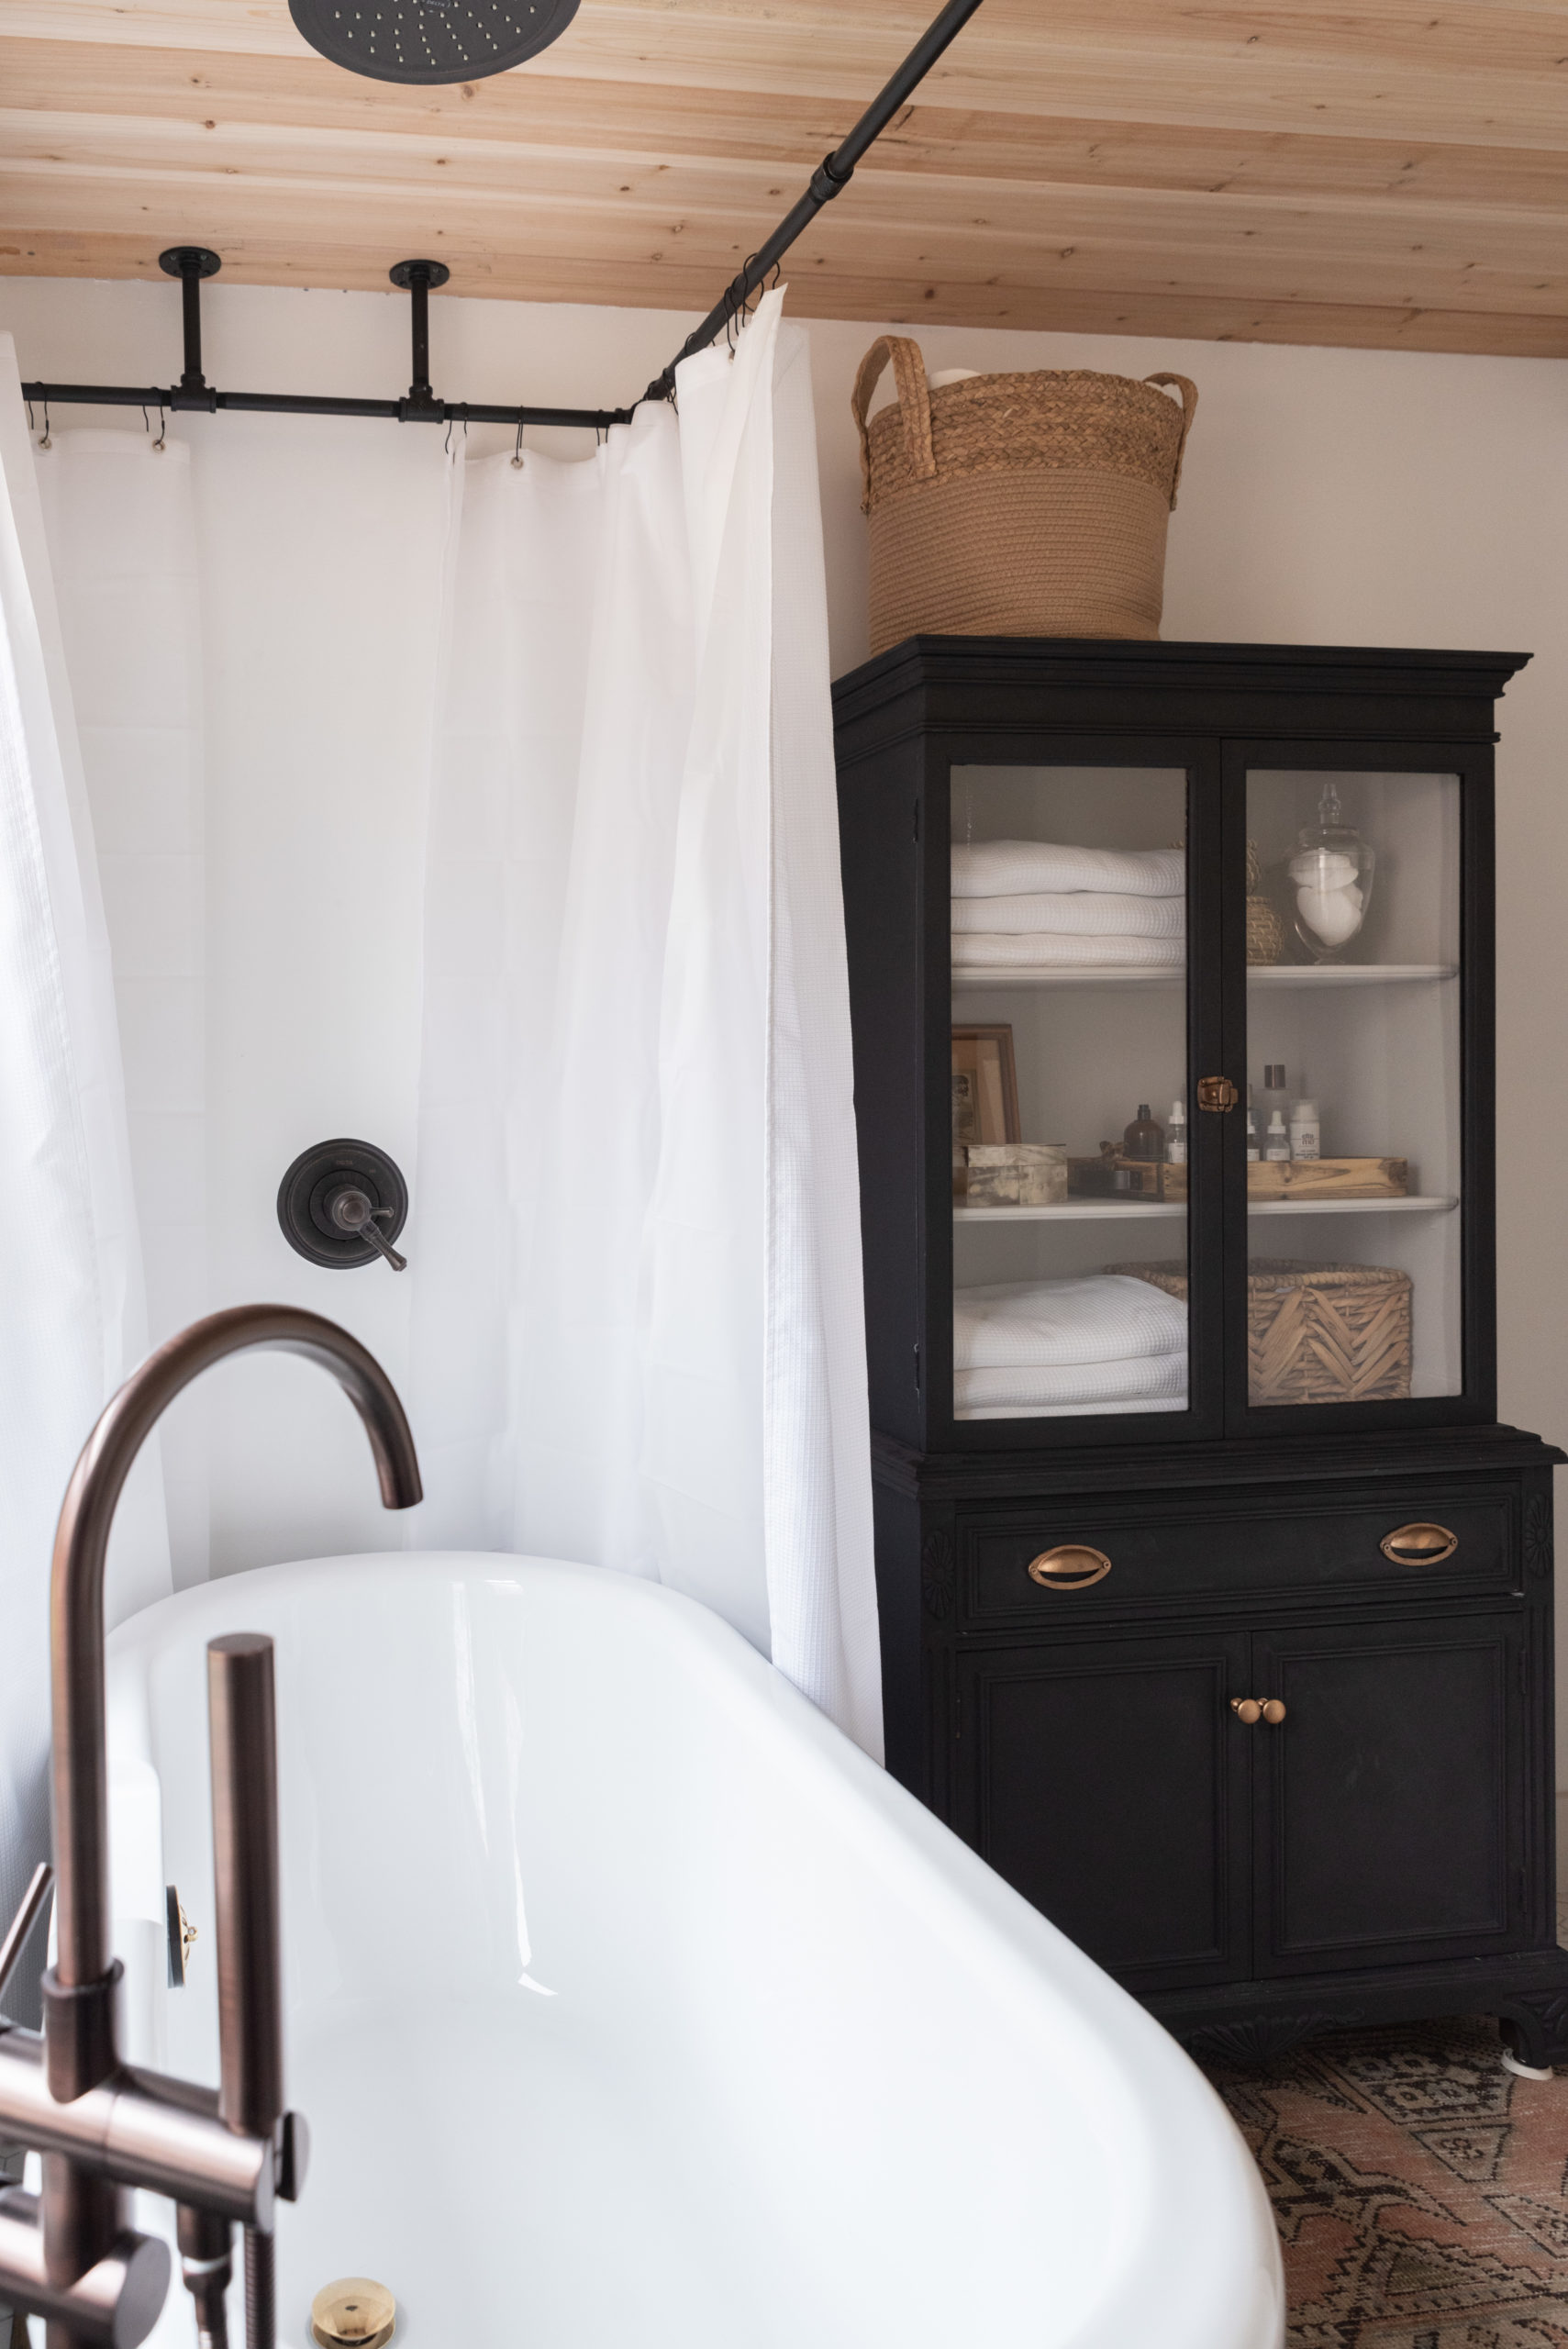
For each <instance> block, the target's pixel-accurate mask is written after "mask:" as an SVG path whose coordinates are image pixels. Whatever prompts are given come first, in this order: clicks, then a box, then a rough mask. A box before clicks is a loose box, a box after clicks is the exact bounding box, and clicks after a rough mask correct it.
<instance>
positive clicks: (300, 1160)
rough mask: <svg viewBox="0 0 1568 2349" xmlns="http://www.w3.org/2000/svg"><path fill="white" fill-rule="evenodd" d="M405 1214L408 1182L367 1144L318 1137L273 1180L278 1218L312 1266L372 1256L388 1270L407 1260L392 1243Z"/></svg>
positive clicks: (341, 1267) (344, 1267)
mask: <svg viewBox="0 0 1568 2349" xmlns="http://www.w3.org/2000/svg"><path fill="white" fill-rule="evenodd" d="M407 1217H408V1186H407V1184H406V1183H405V1181H404V1179H403V1176H402V1175H401V1174H400V1173H399V1171H398V1169H397V1167H396V1166H395V1164H394V1163H393V1162H392V1160H391V1159H390V1158H388V1156H387V1154H386V1152H385V1151H384V1150H377V1148H376V1147H375V1144H374V1143H373V1142H368V1141H318V1142H314V1143H313V1144H312V1145H311V1147H310V1149H308V1150H302V1151H301V1152H300V1154H299V1156H298V1157H297V1158H296V1159H295V1162H294V1164H293V1165H292V1166H291V1167H290V1168H289V1170H288V1173H287V1174H286V1175H284V1179H283V1181H282V1182H281V1183H280V1184H279V1185H278V1222H279V1224H280V1226H281V1227H282V1230H283V1235H284V1239H285V1240H286V1241H288V1244H289V1246H290V1247H291V1248H294V1249H296V1250H297V1251H298V1252H299V1254H300V1255H302V1256H304V1257H306V1258H308V1260H309V1262H310V1263H311V1264H325V1265H327V1266H328V1267H329V1268H330V1269H331V1270H332V1271H334V1272H340V1273H341V1272H350V1271H351V1270H352V1269H353V1267H354V1266H355V1265H356V1264H374V1262H375V1260H376V1258H377V1257H378V1256H380V1257H383V1258H384V1260H385V1262H386V1263H387V1264H390V1265H391V1266H392V1269H393V1271H394V1272H395V1273H401V1272H406V1270H407V1265H408V1259H407V1258H406V1256H400V1255H399V1254H398V1252H397V1251H396V1249H395V1247H394V1246H393V1245H392V1242H393V1241H395V1239H396V1237H397V1235H398V1233H399V1232H400V1231H401V1230H402V1229H403V1226H404V1224H405V1223H406V1220H407Z"/></svg>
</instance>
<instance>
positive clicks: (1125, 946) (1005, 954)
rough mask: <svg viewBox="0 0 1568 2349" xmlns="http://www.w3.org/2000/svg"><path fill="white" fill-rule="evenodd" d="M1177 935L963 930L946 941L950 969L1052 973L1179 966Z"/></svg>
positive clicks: (1181, 943)
mask: <svg viewBox="0 0 1568 2349" xmlns="http://www.w3.org/2000/svg"><path fill="white" fill-rule="evenodd" d="M1186 951H1187V950H1186V941H1185V940H1184V939H1181V938H1079V937H1075V936H1069V937H1063V936H1062V933H1061V932H1060V931H1056V930H1035V931H1033V932H1032V933H1031V932H1029V931H1028V930H970V931H966V932H964V933H963V935H962V936H961V937H958V938H955V939H954V940H953V942H952V961H953V968H954V970H955V971H964V970H968V971H1012V970H1018V971H1052V970H1063V969H1067V968H1069V967H1079V966H1082V967H1084V968H1088V969H1094V968H1095V967H1104V966H1106V965H1107V964H1108V965H1110V966H1111V967H1113V968H1120V969H1123V970H1126V969H1129V968H1131V967H1132V966H1133V965H1135V964H1136V965H1137V966H1138V967H1139V968H1140V969H1143V970H1153V969H1161V970H1179V969H1180V968H1181V965H1182V963H1184V961H1185V960H1186Z"/></svg>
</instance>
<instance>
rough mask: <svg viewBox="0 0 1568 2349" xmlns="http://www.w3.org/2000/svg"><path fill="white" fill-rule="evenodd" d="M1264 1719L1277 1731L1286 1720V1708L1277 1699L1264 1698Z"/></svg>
mask: <svg viewBox="0 0 1568 2349" xmlns="http://www.w3.org/2000/svg"><path fill="white" fill-rule="evenodd" d="M1263 1719H1264V1720H1266V1721H1267V1722H1268V1724H1269V1726H1270V1728H1271V1729H1277V1728H1278V1727H1279V1725H1280V1723H1281V1721H1283V1720H1284V1705H1283V1704H1282V1703H1281V1702H1280V1699H1279V1698H1277V1697H1267V1698H1264V1700H1263Z"/></svg>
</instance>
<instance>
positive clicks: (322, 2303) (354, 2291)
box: [310, 2276, 397, 2349]
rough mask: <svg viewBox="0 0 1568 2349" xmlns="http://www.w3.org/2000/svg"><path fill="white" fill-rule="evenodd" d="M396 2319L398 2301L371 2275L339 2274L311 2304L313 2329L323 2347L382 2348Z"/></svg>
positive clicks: (324, 2285) (318, 2293)
mask: <svg viewBox="0 0 1568 2349" xmlns="http://www.w3.org/2000/svg"><path fill="white" fill-rule="evenodd" d="M396 2321H397V2302H396V2301H395V2299H393V2297H392V2294H391V2293H390V2292H389V2291H388V2290H387V2288H386V2286H385V2285H384V2284H378V2283H376V2282H375V2280H374V2278H373V2277H370V2276H339V2278H338V2281H337V2282H336V2283H335V2284H323V2286H322V2287H321V2289H320V2290H319V2291H318V2292H317V2295H316V2298H315V2299H313V2300H312V2301H311V2303H310V2330H311V2332H313V2333H314V2334H315V2336H316V2338H317V2341H318V2342H319V2343H321V2349H382V2343H383V2342H384V2341H390V2340H391V2338H392V2328H393V2326H394V2325H395V2323H396Z"/></svg>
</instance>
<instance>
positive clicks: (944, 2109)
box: [109, 1555, 1284, 2349]
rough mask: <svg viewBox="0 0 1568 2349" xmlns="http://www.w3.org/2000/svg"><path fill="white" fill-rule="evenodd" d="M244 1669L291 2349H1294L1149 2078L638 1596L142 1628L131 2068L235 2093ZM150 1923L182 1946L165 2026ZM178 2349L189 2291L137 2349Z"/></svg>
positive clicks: (503, 1566) (833, 1743)
mask: <svg viewBox="0 0 1568 2349" xmlns="http://www.w3.org/2000/svg"><path fill="white" fill-rule="evenodd" d="M233 1630H248V1631H267V1632H270V1633H271V1634H272V1637H273V1638H274V1639H275V1641H276V1642H277V1688H278V1711H279V1720H278V1745H279V1771H280V1803H281V1811H282V1844H283V1908H284V1977H285V1985H286V1995H287V2021H286V2032H287V2062H288V2074H287V2077H288V2091H289V2099H290V2102H291V2103H292V2104H294V2105H295V2106H296V2107H297V2108H298V2109H299V2110H303V2111H304V2112H305V2113H306V2116H307V2118H308V2120H309V2122H310V2128H311V2136H312V2146H313V2152H312V2160H311V2169H310V2175H309V2176H308V2178H307V2180H306V2188H305V2192H304V2196H303V2198H302V2199H301V2200H300V2202H299V2203H298V2204H297V2206H295V2207H293V2208H291V2207H289V2206H287V2205H284V2206H283V2207H282V2209H281V2210H280V2213H279V2226H278V2278H279V2287H278V2307H279V2332H280V2340H281V2341H282V2342H284V2343H287V2344H289V2349H302V2344H305V2343H307V2342H308V2339H309V2330H308V2310H309V2306H310V2301H311V2298H312V2295H313V2294H314V2292H315V2291H316V2290H317V2288H319V2287H320V2286H321V2285H322V2284H324V2283H327V2282H328V2281H330V2280H331V2279H333V2278H334V2277H341V2276H346V2275H356V2274H357V2275H368V2276H373V2277H377V2278H379V2279H380V2280H381V2281H382V2282H384V2283H385V2284H386V2285H388V2286H389V2287H390V2288H391V2289H392V2290H393V2291H394V2292H395V2294H396V2296H397V2299H398V2302H399V2306H400V2311H401V2313H400V2319H399V2326H398V2332H397V2343H398V2344H399V2349H881V2344H886V2345H887V2349H895V2344H896V2349H1015V2344H1016V2349H1025V2344H1027V2345H1028V2349H1068V2344H1072V2349H1278V2343H1280V2342H1281V2340H1282V2338H1283V2325H1284V2319H1283V2312H1282V2311H1283V2294H1282V2287H1281V2278H1280V2268H1279V2258H1278V2252H1277V2247H1276V2243H1275V2237H1274V2231H1273V2223H1272V2221H1271V2217H1270V2213H1269V2210H1268V2206H1267V2203H1266V2200H1265V2199H1264V2196H1263V2192H1262V2186H1261V2184H1260V2181H1259V2179H1258V2176H1257V2173H1256V2171H1255V2169H1254V2167H1253V2165H1252V2163H1251V2160H1250V2158H1249V2156H1248V2154H1247V2152H1246V2149H1245V2147H1244V2146H1243V2144H1242V2143H1241V2140H1240V2137H1239V2136H1238V2135H1237V2133H1236V2131H1235V2130H1234V2128H1233V2127H1232V2125H1231V2123H1230V2121H1229V2118H1228V2117H1227V2115H1226V2113H1225V2112H1224V2110H1223V2109H1222V2108H1221V2106H1220V2105H1219V2103H1218V2099H1216V2098H1215V2097H1214V2095H1213V2094H1212V2092H1211V2091H1210V2089H1209V2088H1208V2087H1207V2084H1206V2082H1205V2081H1204V2080H1203V2079H1202V2077H1201V2076H1200V2075H1199V2074H1198V2072H1197V2071H1196V2070H1195V2068H1194V2066H1193V2065H1191V2064H1190V2063H1189V2062H1188V2061H1187V2059H1186V2057H1185V2056H1184V2054H1182V2053H1181V2051H1180V2049H1179V2048H1178V2047H1177V2046H1176V2045H1175V2043H1173V2041H1172V2040H1171V2039H1170V2038H1168V2037H1167V2035H1166V2034H1165V2032H1162V2030H1161V2029H1160V2028H1159V2026H1158V2025H1157V2024H1155V2023H1154V2022H1152V2021H1151V2020H1150V2019H1149V2017H1148V2016H1146V2015H1145V2014H1144V2013H1143V2012H1142V2010H1141V2009H1140V2008H1139V2007H1138V2006H1137V2005H1136V2004H1135V2003H1134V2002H1133V2001H1132V2000H1131V1999H1130V1998H1127V1997H1126V1996H1125V1995H1124V1994H1123V1993H1122V1992H1121V1991H1120V1990H1119V1989H1118V1988H1117V1987H1116V1986H1115V1985H1114V1984H1113V1983H1112V1982H1111V1981H1110V1980H1109V1979H1108V1977H1107V1976H1106V1975H1104V1974H1103V1973H1101V1972H1100V1971H1099V1969H1098V1968H1097V1967H1095V1965H1092V1964H1090V1962H1089V1961H1088V1960H1087V1959H1086V1958H1084V1956H1083V1955H1082V1954H1080V1953H1079V1952H1078V1951H1077V1950H1076V1949H1075V1948H1073V1946H1072V1944H1071V1943H1068V1942H1066V1941H1064V1940H1063V1939H1062V1936H1061V1935H1060V1934H1059V1933H1057V1932H1055V1931H1054V1930H1053V1928H1052V1927H1051V1926H1050V1925H1049V1924H1047V1923H1046V1922H1045V1921H1044V1920H1042V1919H1041V1918H1040V1917H1039V1916H1037V1915H1036V1914H1035V1913H1034V1911H1033V1910H1032V1909H1029V1907H1028V1906H1027V1905H1026V1904H1025V1903H1024V1902H1023V1901H1022V1900H1021V1899H1019V1898H1018V1897H1017V1896H1016V1895H1015V1894H1014V1893H1013V1892H1011V1891H1010V1890H1009V1889H1008V1887H1006V1885H1005V1884H1003V1883H1002V1882H1001V1880H1000V1879H999V1878H998V1877H996V1876H994V1875H993V1874H992V1873H991V1872H990V1870H989V1869H987V1868H986V1867H984V1865H982V1864H981V1862H980V1861H978V1860H977V1859H976V1858H975V1857H974V1856H973V1854H972V1853H970V1852H969V1851H968V1850H966V1849H965V1848H964V1846H963V1845H962V1843H960V1842H958V1841H957V1840H956V1839H955V1838H954V1837H953V1836H951V1834H949V1832H948V1831H947V1830H946V1829H945V1828H943V1827H941V1826H940V1825H939V1824H938V1822H937V1821H936V1820H934V1819H932V1818H931V1817H930V1816H929V1814H928V1813H927V1812H926V1811H924V1810H923V1809H921V1808H920V1806H919V1805H918V1804H917V1803H916V1802H915V1801H914V1800H913V1799H912V1798H910V1797H909V1796H907V1795H906V1794H905V1793H904V1791H903V1790H902V1788H900V1787H897V1786H896V1785H895V1784H894V1783H893V1782H892V1781H891V1780H890V1779H889V1778H887V1777H886V1776H884V1774H883V1773H882V1772H881V1771H879V1770H878V1769H876V1768H875V1767H874V1766H873V1765H872V1764H871V1763H870V1762H868V1761H867V1760H866V1759H865V1758H864V1757H863V1755H862V1754H861V1753H858V1752H857V1751H856V1750H855V1749H854V1748H853V1747H852V1746H851V1744H850V1743H849V1742H848V1741H847V1740H845V1739H844V1738H842V1737H841V1736H840V1734H839V1733H838V1731H836V1730H834V1729H833V1728H832V1727H831V1725H830V1724H829V1723H828V1722H827V1721H826V1720H823V1719H822V1717H821V1716H820V1715H819V1714H817V1712H816V1711H815V1710H814V1709H812V1707H811V1706H809V1705H808V1704H806V1701H805V1700H804V1699H803V1698H800V1697H799V1696H797V1695H796V1694H795V1691H794V1690H793V1689H792V1688H790V1687H788V1686H787V1685H786V1684H785V1683H784V1680H783V1679H782V1678H781V1677H780V1676H779V1675H777V1674H776V1673H774V1672H773V1669H772V1668H771V1667H770V1666H769V1665H768V1664H765V1663H763V1662H762V1660H761V1659H760V1658H759V1657H758V1656H756V1655H755V1654H754V1653H752V1651H751V1649H750V1648H749V1647H748V1646H747V1645H746V1644H745V1642H743V1641H742V1640H740V1638H739V1637H738V1636H737V1635H736V1634H735V1633H733V1632H732V1631H729V1630H728V1628H727V1627H726V1626H725V1625H724V1624H723V1623H721V1622H719V1621H718V1620H717V1619H716V1618H715V1617H713V1616H711V1615H709V1614H707V1613H706V1612H705V1611H704V1610H703V1609H701V1608H699V1607H696V1606H695V1605H693V1604H691V1603H690V1602H689V1601H687V1600H685V1599H683V1598H678V1597H676V1596H675V1595H673V1593H670V1592H667V1591H664V1590H662V1589H660V1588H658V1587H656V1586H652V1585H650V1584H648V1583H645V1582H640V1581H637V1580H634V1579H631V1578H629V1577H626V1576H622V1575H612V1574H605V1573H597V1572H595V1571H593V1570H592V1569H589V1568H584V1567H580V1566H566V1565H558V1564H549V1563H541V1562H539V1561H536V1560H530V1559H523V1558H512V1557H505V1556H499V1555H483V1556H478V1555H461V1556H460V1555H446V1556H440V1555H434V1556H431V1555H427V1556H415V1557H403V1556H398V1557H359V1558H339V1559H328V1560H317V1561H313V1562H310V1563H307V1564H301V1565H292V1566H279V1567H273V1568H270V1569H268V1570H266V1571H264V1572H261V1573H258V1574H249V1575H235V1576H233V1577H230V1578H228V1579H226V1580H222V1581H218V1582H216V1583H212V1584H208V1585H207V1586H205V1587H203V1588H200V1589H197V1590H193V1591H188V1592H186V1593H184V1594H183V1596H181V1597H179V1598H172V1599H170V1600H168V1601H166V1602H165V1603H164V1604H163V1605H161V1606H159V1607H155V1608H152V1609H150V1610H149V1611H148V1612H147V1613H146V1614H144V1615H141V1616H139V1617H138V1618H136V1619H135V1620H134V1621H132V1622H130V1623H128V1624H127V1625H125V1626H124V1627H123V1628H122V1629H121V1630H120V1631H118V1632H117V1634H116V1635H115V1637H114V1638H113V1639H112V1641H111V1642H110V1671H109V1742H110V1758H111V1798H112V1807H113V1838H114V1906H115V1910H116V1920H117V1921H116V1934H117V1949H118V1951H119V1954H121V1955H122V1956H123V1957H124V1958H125V1959H126V1962H127V1968H128V1980H127V1998H126V2009H127V2013H126V2023H127V2031H126V2036H127V2040H128V2052H129V2053H130V2054H132V2055H133V2056H134V2057H136V2058H138V2059H139V2060H142V2061H146V2062H151V2063H153V2064H156V2065H159V2066H160V2067H165V2066H166V2067H167V2068H169V2069H170V2070H172V2071H174V2072H176V2073H181V2074H183V2075H184V2076H187V2077H190V2078H193V2079H206V2080H209V2081H216V2079H217V2023H216V2005H215V1997H214V1985H213V1955H212V1867H211V1854H210V1831H209V1827H208V1794H207V1763H206V1663H205V1650H206V1642H207V1641H208V1640H209V1639H210V1638H212V1637H213V1636H215V1635H216V1634H217V1633H218V1632H220V1631H233ZM166 1882H168V1883H173V1884H176V1885H177V1886H178V1887H179V1891H180V1896H181V1898H182V1900H183V1904H184V1907H185V1909H186V1910H187V1912H188V1914H189V1915H190V1917H191V1919H192V1920H193V1921H194V1922H195V1924H196V1925H197V1927H198V1929H199V1931H200V1934H201V1938H200V1939H199V1940H198V1941H197V1943H195V1950H194V1953H193V1955H192V1961H191V1979H190V1983H189V1986H188V1987H186V1988H184V1989H183V1990H170V1989H168V1988H167V1987H165V1981H164V1954H163V1927H162V1916H163V1887H164V1884H165V1883H166ZM160 2211H161V2213H162V2214H163V2215H162V2220H161V2223H162V2224H163V2226H164V2228H165V2230H166V2229H167V2224H168V2215H169V2214H168V2210H167V2206H166V2205H159V2204H154V2203H151V2202H150V2201H146V2200H145V2199H144V2201H143V2207H142V2211H141V2214H140V2215H141V2222H142V2223H143V2224H147V2223H150V2222H152V2221H153V2220H154V2214H155V2213H157V2212H160ZM235 2299H236V2301H237V2300H238V2294H236V2295H235ZM231 2322H232V2323H233V2325H234V2328H235V2338H236V2340H238V2339H239V2337H240V2332H241V2328H240V2319H239V2309H238V2306H235V2307H234V2309H233V2314H232V2318H231ZM194 2338H195V2334H194V2328H193V2321H192V2316H191V2312H190V2305H189V2302H188V2300H187V2299H186V2297H185V2295H184V2293H183V2291H182V2290H181V2288H179V2286H178V2284H177V2283H176V2284H175V2285H174V2286H173V2287H172V2289H171V2292H170V2296H169V2303H168V2306H167V2308H166V2310H165V2312H164V2315H163V2318H162V2320H161V2323H160V2326H159V2328H158V2330H157V2332H156V2333H155V2334H154V2335H153V2340H154V2342H155V2343H157V2344H158V2349H166V2344H169V2343H176V2342H177V2343H182V2344H187V2343H191V2342H192V2341H193V2340H194Z"/></svg>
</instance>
